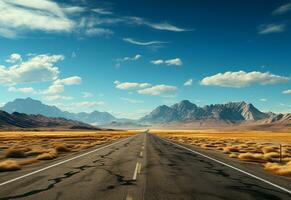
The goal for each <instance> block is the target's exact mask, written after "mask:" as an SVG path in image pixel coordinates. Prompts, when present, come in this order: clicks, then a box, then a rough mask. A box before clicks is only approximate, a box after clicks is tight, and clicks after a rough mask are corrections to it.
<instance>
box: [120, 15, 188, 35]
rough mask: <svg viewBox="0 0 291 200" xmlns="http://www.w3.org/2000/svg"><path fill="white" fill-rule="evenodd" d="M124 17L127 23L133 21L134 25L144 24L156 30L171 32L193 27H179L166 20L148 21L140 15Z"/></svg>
mask: <svg viewBox="0 0 291 200" xmlns="http://www.w3.org/2000/svg"><path fill="white" fill-rule="evenodd" d="M125 19H127V22H128V23H133V24H136V25H145V26H148V27H150V28H152V29H156V30H162V31H173V32H184V31H193V29H192V30H189V29H184V28H180V27H177V26H175V25H172V24H170V23H167V22H164V23H154V22H150V21H148V20H145V19H143V18H140V17H126V18H125Z"/></svg>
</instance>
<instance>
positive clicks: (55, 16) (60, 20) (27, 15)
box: [0, 0, 76, 37]
mask: <svg viewBox="0 0 291 200" xmlns="http://www.w3.org/2000/svg"><path fill="white" fill-rule="evenodd" d="M74 9H75V8H74ZM74 9H72V8H69V7H66V8H65V9H64V8H62V7H61V6H59V5H58V4H57V3H55V2H53V1H49V0H29V1H22V0H2V1H0V16H1V17H0V26H1V29H2V30H1V31H0V34H1V35H2V36H3V37H15V36H17V35H18V33H20V32H22V31H29V30H41V31H46V32H69V31H72V30H73V28H74V26H75V23H74V21H73V20H71V19H69V18H68V16H67V15H66V13H65V11H72V10H74ZM75 11H76V9H75Z"/></svg>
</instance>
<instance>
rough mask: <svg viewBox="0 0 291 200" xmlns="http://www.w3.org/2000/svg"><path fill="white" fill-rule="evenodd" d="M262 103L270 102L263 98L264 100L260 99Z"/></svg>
mask: <svg viewBox="0 0 291 200" xmlns="http://www.w3.org/2000/svg"><path fill="white" fill-rule="evenodd" d="M260 101H262V102H266V101H268V100H267V99H265V98H262V99H260Z"/></svg>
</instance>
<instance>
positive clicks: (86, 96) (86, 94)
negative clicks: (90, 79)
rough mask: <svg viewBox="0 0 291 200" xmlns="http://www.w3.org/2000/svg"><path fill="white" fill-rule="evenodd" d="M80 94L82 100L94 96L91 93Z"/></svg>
mask: <svg viewBox="0 0 291 200" xmlns="http://www.w3.org/2000/svg"><path fill="white" fill-rule="evenodd" d="M81 94H82V96H83V98H90V97H93V96H94V95H93V94H92V93H91V92H82V93H81Z"/></svg>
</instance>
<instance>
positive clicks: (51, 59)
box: [0, 54, 64, 85]
mask: <svg viewBox="0 0 291 200" xmlns="http://www.w3.org/2000/svg"><path fill="white" fill-rule="evenodd" d="M63 59H64V56H62V55H45V54H43V55H37V56H34V57H31V58H29V59H28V60H27V61H24V62H21V63H19V64H16V65H13V66H11V67H8V68H7V67H5V66H0V84H4V85H16V84H20V83H33V82H46V81H53V80H55V79H57V77H58V75H59V69H58V68H57V67H56V66H54V64H55V63H57V62H59V61H61V60H63Z"/></svg>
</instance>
